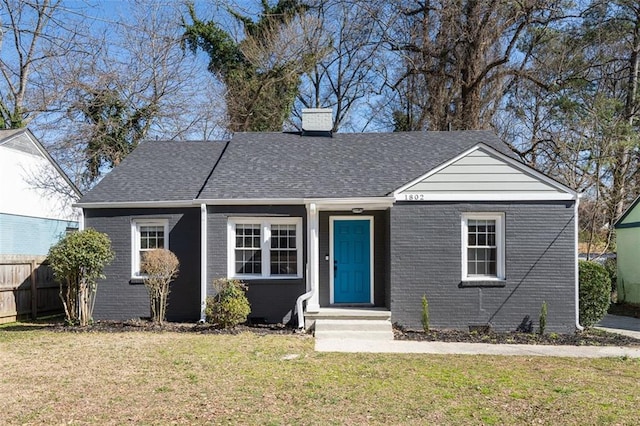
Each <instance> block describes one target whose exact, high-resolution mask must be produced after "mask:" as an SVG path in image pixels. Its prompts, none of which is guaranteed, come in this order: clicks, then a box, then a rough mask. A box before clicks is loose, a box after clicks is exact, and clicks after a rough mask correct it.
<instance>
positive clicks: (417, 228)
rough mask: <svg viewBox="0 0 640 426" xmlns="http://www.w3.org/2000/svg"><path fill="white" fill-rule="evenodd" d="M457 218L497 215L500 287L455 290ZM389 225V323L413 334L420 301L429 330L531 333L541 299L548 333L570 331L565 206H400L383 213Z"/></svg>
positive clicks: (571, 285)
mask: <svg viewBox="0 0 640 426" xmlns="http://www.w3.org/2000/svg"><path fill="white" fill-rule="evenodd" d="M464 212H504V214H505V240H506V249H505V258H506V260H505V269H506V285H505V286H504V287H492V288H482V287H460V284H461V245H462V244H461V217H462V213H464ZM390 224H391V226H390V239H391V265H390V274H391V282H392V286H391V294H390V307H391V312H392V321H394V322H396V323H398V324H401V325H404V326H407V327H411V328H421V323H420V313H421V298H422V295H426V296H427V298H428V300H429V313H430V318H431V326H432V327H434V328H456V329H468V327H469V326H470V325H481V324H491V326H492V328H493V329H494V330H500V331H512V330H516V329H517V328H518V326H519V325H520V324H521V323H522V322H523V321H532V323H533V326H534V329H536V330H537V328H538V318H539V313H540V307H541V305H542V302H543V301H546V302H547V306H548V317H547V330H548V331H554V332H571V331H573V330H574V329H575V257H574V256H575V246H574V208H573V202H528V203H525V202H522V203H513V202H511V203H448V202H442V203H411V202H406V203H398V204H396V205H395V206H394V207H393V208H392V209H391V218H390Z"/></svg>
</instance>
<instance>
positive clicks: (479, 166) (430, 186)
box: [394, 145, 575, 201]
mask: <svg viewBox="0 0 640 426" xmlns="http://www.w3.org/2000/svg"><path fill="white" fill-rule="evenodd" d="M394 194H395V196H396V200H402V201H422V200H434V201H437V200H470V201H478V200H491V201H495V200H498V201H499V200H556V199H572V198H574V197H575V193H573V191H571V190H570V189H569V188H566V187H564V186H563V185H561V184H559V183H557V182H555V181H553V180H551V179H550V178H548V177H546V176H544V175H543V174H541V173H538V172H536V171H535V170H533V169H531V168H529V167H527V166H525V165H524V164H521V163H518V162H516V161H515V160H513V159H511V158H508V157H506V156H504V155H502V154H500V153H498V152H496V151H495V150H493V149H491V148H489V147H486V146H482V145H478V146H476V147H474V148H473V149H471V150H469V151H467V152H465V153H463V154H462V155H460V156H458V157H456V158H454V159H453V160H451V161H449V162H447V163H445V164H443V165H441V166H440V167H437V168H436V169H434V170H433V171H431V172H429V173H427V174H426V175H423V176H421V177H420V178H418V179H416V180H414V181H412V182H410V183H409V184H407V185H405V186H403V187H401V188H400V189H398V190H397V191H396V192H395V193H394Z"/></svg>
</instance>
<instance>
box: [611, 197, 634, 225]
mask: <svg viewBox="0 0 640 426" xmlns="http://www.w3.org/2000/svg"><path fill="white" fill-rule="evenodd" d="M638 204H640V196H638V198H636V199H635V200H634V201H633V203H631V205H630V206H629V208H628V209H627V210H626V211H625V212H624V213H623V214H622V216H620V218H619V219H618V220H617V221H616V223H615V227H616V229H624V228H638V227H640V207H638Z"/></svg>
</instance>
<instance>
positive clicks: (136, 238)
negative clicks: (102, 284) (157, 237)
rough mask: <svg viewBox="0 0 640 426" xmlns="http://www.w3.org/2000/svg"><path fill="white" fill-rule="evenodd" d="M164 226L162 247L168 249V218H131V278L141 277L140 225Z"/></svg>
mask: <svg viewBox="0 0 640 426" xmlns="http://www.w3.org/2000/svg"><path fill="white" fill-rule="evenodd" d="M141 226H162V227H164V248H165V249H167V250H169V219H132V220H131V278H132V279H142V278H144V277H145V276H144V275H143V274H140V227H141Z"/></svg>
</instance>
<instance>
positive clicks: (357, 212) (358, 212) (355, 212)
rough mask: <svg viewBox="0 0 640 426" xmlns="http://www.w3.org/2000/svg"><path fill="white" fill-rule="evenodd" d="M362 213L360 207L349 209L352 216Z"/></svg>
mask: <svg viewBox="0 0 640 426" xmlns="http://www.w3.org/2000/svg"><path fill="white" fill-rule="evenodd" d="M363 211H364V209H363V208H362V207H354V208H352V209H351V213H353V214H360V213H362V212H363Z"/></svg>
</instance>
